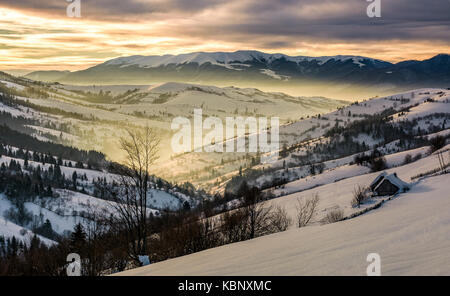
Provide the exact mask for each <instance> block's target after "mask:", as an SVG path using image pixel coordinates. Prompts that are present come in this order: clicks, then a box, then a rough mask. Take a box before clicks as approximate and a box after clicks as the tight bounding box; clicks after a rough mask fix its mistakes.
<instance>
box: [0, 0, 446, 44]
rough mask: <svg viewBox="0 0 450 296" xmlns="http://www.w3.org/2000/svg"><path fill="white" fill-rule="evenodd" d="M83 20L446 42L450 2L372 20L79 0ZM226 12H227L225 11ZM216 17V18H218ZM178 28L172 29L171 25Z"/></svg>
mask: <svg viewBox="0 0 450 296" xmlns="http://www.w3.org/2000/svg"><path fill="white" fill-rule="evenodd" d="M81 3H82V15H83V17H84V18H87V19H93V20H116V21H117V22H132V21H136V22H139V21H142V20H145V19H147V20H148V19H151V18H152V15H155V14H159V15H167V17H168V18H173V17H174V18H183V17H184V18H193V19H195V15H198V14H200V13H201V12H203V11H205V10H206V9H212V12H211V14H212V15H211V18H210V19H209V21H208V22H204V23H198V24H196V26H195V27H191V28H188V27H180V28H178V29H177V28H175V30H177V31H179V32H180V33H184V34H189V35H192V34H197V36H199V34H201V35H200V36H205V37H208V35H211V34H216V33H217V32H220V33H221V34H225V36H224V38H225V39H227V38H228V37H227V36H226V35H227V34H229V36H230V37H231V38H232V36H233V35H236V34H234V33H235V32H239V34H238V35H239V36H240V37H241V36H242V34H244V33H245V34H250V36H251V35H255V36H264V35H266V36H274V35H275V36H280V35H282V36H290V37H304V38H332V39H363V40H364V39H367V40H374V39H380V38H381V39H383V38H384V39H404V40H411V39H427V40H429V39H438V40H448V39H450V33H449V32H450V1H448V0H426V1H425V0H381V5H382V17H381V18H374V19H370V18H368V17H367V15H366V8H367V6H368V5H369V4H370V3H369V2H367V1H365V0H231V1H230V0H148V1H145V0H81ZM2 6H3V7H10V8H16V9H22V10H32V11H35V12H41V13H45V14H50V15H52V14H53V15H61V14H64V11H65V8H66V6H67V2H66V1H65V0H41V1H35V0H15V1H11V0H0V7H2ZM227 7H229V8H228V9H227ZM216 9H220V11H221V12H222V13H223V11H226V12H227V13H226V17H227V20H228V21H225V22H224V21H223V19H222V21H221V22H217V21H216V19H215V18H214V11H215V10H216ZM219 17H220V15H219ZM175 25H176V24H175Z"/></svg>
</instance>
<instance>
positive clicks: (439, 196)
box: [120, 174, 450, 275]
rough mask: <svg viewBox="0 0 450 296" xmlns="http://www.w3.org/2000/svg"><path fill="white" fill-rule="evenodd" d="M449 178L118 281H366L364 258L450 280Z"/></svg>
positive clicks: (398, 271) (385, 269) (393, 271)
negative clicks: (369, 207)
mask: <svg viewBox="0 0 450 296" xmlns="http://www.w3.org/2000/svg"><path fill="white" fill-rule="evenodd" d="M448 181H449V175H448V174H447V175H442V176H438V177H432V178H428V179H424V180H422V181H421V182H420V183H418V184H416V185H415V186H414V187H413V188H412V190H411V191H410V192H408V193H405V194H401V195H399V196H398V197H397V198H395V199H393V200H391V201H389V202H388V203H385V204H384V205H383V206H382V207H381V208H379V209H377V210H373V211H371V212H369V213H367V214H365V215H362V216H359V217H357V218H354V219H351V220H346V221H342V222H338V223H334V224H328V225H324V226H312V227H306V228H301V229H298V228H292V229H290V230H288V231H286V232H282V233H277V234H273V235H269V236H265V237H260V238H257V239H254V240H250V241H244V242H240V243H235V244H231V245H227V246H222V247H219V248H215V249H210V250H206V251H203V252H200V253H196V254H192V255H189V256H184V257H180V258H175V259H172V260H168V261H165V262H161V263H157V264H154V265H149V266H146V267H141V268H138V269H134V270H130V271H127V272H123V273H121V274H120V275H366V268H367V266H368V264H369V263H367V262H366V257H367V255H368V254H369V253H378V254H380V256H381V272H382V275H450V236H449V235H448V234H449V233H450V215H449V213H450V196H449V193H448V192H449V189H450V185H449V183H448Z"/></svg>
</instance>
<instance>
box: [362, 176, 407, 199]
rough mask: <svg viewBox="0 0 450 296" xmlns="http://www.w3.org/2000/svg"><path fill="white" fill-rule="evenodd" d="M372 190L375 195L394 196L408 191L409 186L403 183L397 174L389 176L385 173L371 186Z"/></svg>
mask: <svg viewBox="0 0 450 296" xmlns="http://www.w3.org/2000/svg"><path fill="white" fill-rule="evenodd" d="M370 189H371V190H372V192H373V193H374V195H378V196H385V195H394V194H396V193H402V192H406V191H408V190H409V184H408V183H406V182H404V181H402V180H401V179H400V178H399V177H398V176H397V174H396V173H393V174H390V175H388V174H387V173H386V172H383V173H381V174H380V175H378V177H376V178H375V180H374V181H373V182H372V184H370Z"/></svg>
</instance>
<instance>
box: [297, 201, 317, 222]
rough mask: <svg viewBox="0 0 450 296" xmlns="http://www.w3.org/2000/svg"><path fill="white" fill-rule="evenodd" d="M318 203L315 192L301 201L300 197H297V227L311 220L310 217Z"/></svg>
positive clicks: (314, 212) (312, 215)
mask: <svg viewBox="0 0 450 296" xmlns="http://www.w3.org/2000/svg"><path fill="white" fill-rule="evenodd" d="M318 203H319V195H318V194H317V193H316V194H315V195H313V196H312V197H311V198H309V199H307V200H306V201H304V202H302V201H301V200H300V199H297V226H298V227H304V226H306V225H308V224H309V223H310V222H311V219H312V218H313V217H314V215H315V214H316V210H317V205H318Z"/></svg>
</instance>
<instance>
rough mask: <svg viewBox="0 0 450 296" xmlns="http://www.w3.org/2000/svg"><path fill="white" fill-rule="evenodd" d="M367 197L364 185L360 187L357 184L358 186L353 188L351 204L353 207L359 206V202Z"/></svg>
mask: <svg viewBox="0 0 450 296" xmlns="http://www.w3.org/2000/svg"><path fill="white" fill-rule="evenodd" d="M367 198H368V195H367V190H366V188H364V187H361V186H360V185H358V187H356V188H355V189H354V190H353V200H352V206H353V207H358V208H359V207H360V206H361V204H362V203H363V202H364V201H365V200H366V199H367Z"/></svg>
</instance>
